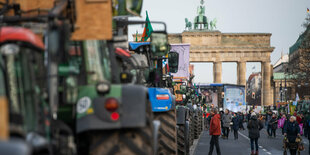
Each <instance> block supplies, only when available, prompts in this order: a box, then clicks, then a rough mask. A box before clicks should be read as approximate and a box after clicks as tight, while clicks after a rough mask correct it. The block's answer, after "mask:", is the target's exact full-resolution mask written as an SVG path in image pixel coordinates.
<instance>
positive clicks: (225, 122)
mask: <svg viewBox="0 0 310 155" xmlns="http://www.w3.org/2000/svg"><path fill="white" fill-rule="evenodd" d="M231 119H232V117H231V114H230V113H229V110H228V109H226V110H225V113H224V114H223V117H222V121H223V130H224V131H223V134H224V135H223V138H224V139H228V137H229V126H230V122H231Z"/></svg>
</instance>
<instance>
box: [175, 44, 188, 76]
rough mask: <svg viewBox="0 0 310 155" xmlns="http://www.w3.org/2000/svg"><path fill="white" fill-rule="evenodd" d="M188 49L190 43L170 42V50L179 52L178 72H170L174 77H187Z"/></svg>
mask: <svg viewBox="0 0 310 155" xmlns="http://www.w3.org/2000/svg"><path fill="white" fill-rule="evenodd" d="M189 49H190V44H171V49H170V51H172V52H177V53H179V66H178V72H176V73H172V75H173V77H174V78H180V77H182V78H184V77H185V78H186V79H189Z"/></svg>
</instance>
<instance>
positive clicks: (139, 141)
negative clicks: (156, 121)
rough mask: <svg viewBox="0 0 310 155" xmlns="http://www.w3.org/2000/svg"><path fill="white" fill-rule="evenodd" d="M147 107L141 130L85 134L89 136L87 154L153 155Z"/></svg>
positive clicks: (151, 132) (150, 120) (150, 122)
mask: <svg viewBox="0 0 310 155" xmlns="http://www.w3.org/2000/svg"><path fill="white" fill-rule="evenodd" d="M147 105H148V106H146V108H147V109H146V121H147V122H146V126H145V127H143V128H133V129H120V130H107V131H92V132H89V133H88V134H87V135H88V136H89V138H88V141H89V147H88V154H92V155H97V154H107V155H109V154H119V155H134V154H139V155H140V154H141V155H149V154H150V155H151V154H154V151H155V150H154V145H153V139H154V137H153V136H154V135H153V112H152V110H151V106H150V103H147ZM87 135H85V136H87Z"/></svg>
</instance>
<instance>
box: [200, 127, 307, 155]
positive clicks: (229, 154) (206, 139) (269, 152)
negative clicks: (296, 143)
mask: <svg viewBox="0 0 310 155" xmlns="http://www.w3.org/2000/svg"><path fill="white" fill-rule="evenodd" d="M244 126H245V127H246V124H244ZM283 138H284V137H283V136H282V134H281V129H278V130H277V133H276V138H268V136H267V131H266V128H264V129H262V130H261V132H260V138H259V140H258V144H259V155H283V148H282V146H283ZM302 138H303V143H304V146H305V150H304V151H302V152H301V155H308V152H309V150H308V149H309V142H308V139H307V138H306V137H304V136H303V137H302ZM210 139H211V137H210V136H209V131H204V132H203V133H202V135H201V137H200V139H199V140H198V143H197V146H196V149H195V150H194V155H207V154H208V151H209V146H210ZM219 143H220V148H221V153H222V155H249V154H250V153H251V147H250V140H249V138H248V131H247V130H244V131H243V130H242V131H239V139H237V140H234V135H233V133H232V132H230V133H229V138H228V140H226V139H222V138H220V141H219ZM213 154H214V155H216V149H215V148H214V150H213ZM288 154H289V153H288Z"/></svg>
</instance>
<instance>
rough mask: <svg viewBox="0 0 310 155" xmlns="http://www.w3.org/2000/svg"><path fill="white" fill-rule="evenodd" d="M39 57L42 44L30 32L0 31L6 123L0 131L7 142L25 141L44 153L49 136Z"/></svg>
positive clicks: (0, 89)
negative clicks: (4, 131)
mask: <svg viewBox="0 0 310 155" xmlns="http://www.w3.org/2000/svg"><path fill="white" fill-rule="evenodd" d="M43 57H44V44H43V42H42V41H41V40H40V39H39V38H38V37H37V36H36V35H35V34H34V33H33V32H31V31H30V30H28V29H25V28H21V27H1V28H0V100H1V102H2V103H1V105H2V106H3V105H5V104H4V103H5V102H6V103H7V106H4V107H6V108H5V109H1V110H2V111H4V113H1V115H3V114H5V113H6V114H7V116H6V117H4V118H7V124H6V125H5V123H3V122H2V123H3V124H1V125H2V126H6V127H4V128H3V127H2V128H1V129H4V130H7V131H6V133H7V139H14V138H18V139H24V140H26V141H27V143H29V145H30V146H31V148H32V150H33V151H34V152H41V151H43V152H44V151H47V150H46V149H48V147H47V145H48V139H49V136H50V135H48V134H47V132H46V131H47V130H48V129H49V123H50V122H49V120H48V117H45V116H46V115H47V114H48V111H47V110H46V106H47V104H46V103H45V102H44V98H43V96H44V95H43V94H44V91H45V83H44V78H45V74H44V73H45V69H44V62H43V60H44V59H43ZM5 111H6V112H5ZM42 116H43V117H42ZM2 118H3V117H2ZM37 140H40V141H38V142H39V143H35V142H34V141H37Z"/></svg>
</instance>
